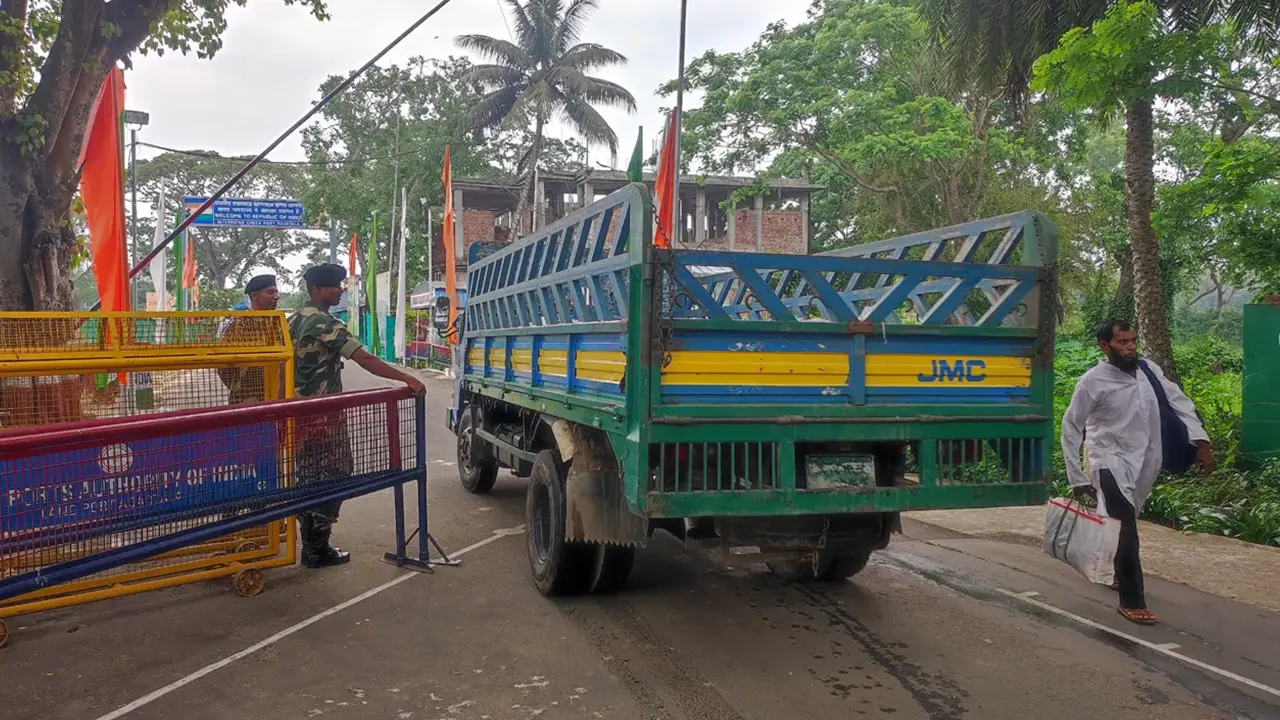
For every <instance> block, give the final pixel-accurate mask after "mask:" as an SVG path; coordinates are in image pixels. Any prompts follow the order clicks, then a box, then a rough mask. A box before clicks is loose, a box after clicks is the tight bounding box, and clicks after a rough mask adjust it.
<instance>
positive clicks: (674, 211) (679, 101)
mask: <svg viewBox="0 0 1280 720" xmlns="http://www.w3.org/2000/svg"><path fill="white" fill-rule="evenodd" d="M688 11H689V0H680V72H679V74H678V75H677V79H676V109H675V113H676V122H675V129H676V136H675V137H674V138H672V140H673V141H674V142H675V145H673V146H672V147H674V148H675V156H676V172H675V176H676V177H675V188H674V192H673V193H672V195H673V197H672V198H671V199H672V202H671V206H672V207H671V218H670V219H671V247H672V248H673V249H674V248H675V246H676V238H678V237H680V236H681V235H682V234H683V231H684V223H682V222H680V218H681V215H680V134H681V133H682V132H683V131H684V36H685V19H686V16H687V15H688Z"/></svg>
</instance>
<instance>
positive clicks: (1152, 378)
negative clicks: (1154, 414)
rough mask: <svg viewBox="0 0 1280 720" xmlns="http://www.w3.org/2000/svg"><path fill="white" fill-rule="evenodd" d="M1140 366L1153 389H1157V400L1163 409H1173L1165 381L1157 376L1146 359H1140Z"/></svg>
mask: <svg viewBox="0 0 1280 720" xmlns="http://www.w3.org/2000/svg"><path fill="white" fill-rule="evenodd" d="M1138 367H1140V368H1142V374H1143V375H1146V376H1147V381H1148V382H1150V383H1151V389H1152V390H1155V391H1156V401H1157V402H1159V403H1160V409H1161V410H1162V411H1164V410H1168V411H1170V412H1172V411H1173V406H1172V405H1170V404H1169V395H1168V394H1167V393H1165V391H1164V383H1162V382H1160V378H1158V377H1156V374H1155V371H1153V370H1152V369H1151V366H1150V365H1148V364H1147V361H1146V360H1139V361H1138Z"/></svg>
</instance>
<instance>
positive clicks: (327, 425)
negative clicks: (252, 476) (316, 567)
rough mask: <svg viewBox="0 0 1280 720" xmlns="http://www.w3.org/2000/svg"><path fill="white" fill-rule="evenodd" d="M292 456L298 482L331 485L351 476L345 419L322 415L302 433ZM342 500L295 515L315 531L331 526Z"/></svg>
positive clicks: (348, 440)
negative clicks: (321, 420) (319, 422)
mask: <svg viewBox="0 0 1280 720" xmlns="http://www.w3.org/2000/svg"><path fill="white" fill-rule="evenodd" d="M303 435H304V436H303V437H302V438H301V442H300V443H299V446H298V452H297V455H296V456H295V459H296V465H295V468H296V469H297V475H296V477H297V484H298V486H299V487H302V486H305V485H313V484H319V485H331V484H333V483H335V482H336V481H340V480H345V479H347V478H349V477H351V473H352V472H353V471H354V468H355V464H354V462H353V461H352V458H351V438H350V437H349V436H348V434H347V421H346V418H345V417H344V416H343V415H342V414H341V413H338V414H336V415H334V416H332V417H327V418H325V421H324V424H323V425H322V426H320V427H318V428H316V429H313V430H312V431H310V432H305V431H304V433H303ZM341 509H342V501H341V500H334V501H333V502H329V503H325V504H324V505H321V506H319V507H316V508H313V509H311V510H309V511H307V512H306V513H303V514H302V515H299V516H298V520H299V522H303V523H304V524H309V525H310V526H311V527H312V528H314V529H315V531H316V532H317V533H325V532H328V531H329V530H330V529H332V527H333V524H334V523H336V522H337V521H338V513H339V511H341Z"/></svg>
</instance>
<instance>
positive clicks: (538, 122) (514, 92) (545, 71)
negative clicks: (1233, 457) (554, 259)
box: [457, 0, 636, 226]
mask: <svg viewBox="0 0 1280 720" xmlns="http://www.w3.org/2000/svg"><path fill="white" fill-rule="evenodd" d="M506 4H507V8H508V10H509V12H510V14H511V18H512V28H511V30H512V33H513V34H514V36H515V42H512V41H509V40H500V39H498V38H494V37H489V36H488V35H461V36H459V37H458V38H457V43H458V46H459V47H461V48H463V49H465V50H468V51H470V52H473V53H475V54H477V55H479V56H481V57H483V58H486V59H488V60H491V61H492V63H491V64H487V65H478V66H476V67H475V68H473V69H472V70H471V72H469V73H468V74H467V76H466V80H467V81H468V82H473V83H476V84H478V85H480V86H481V87H483V88H484V89H485V91H486V94H485V95H484V96H483V97H481V98H480V99H479V101H478V102H477V103H476V104H475V105H474V106H473V107H472V108H471V111H470V113H469V114H468V117H467V120H466V123H467V125H466V126H467V127H470V128H490V127H496V126H500V125H503V124H504V123H506V124H510V125H515V126H520V127H527V126H528V125H529V124H532V125H533V137H532V142H531V143H530V145H529V146H528V151H527V153H526V154H525V155H524V156H523V157H522V158H521V160H520V162H519V163H518V166H519V169H520V173H521V180H522V182H523V184H524V187H525V190H524V191H522V192H521V194H520V200H519V205H518V206H517V210H516V217H517V218H518V219H519V222H521V223H523V218H524V211H525V208H526V207H527V206H528V202H529V200H530V199H531V198H532V196H533V191H534V175H535V174H536V168H538V167H540V158H541V153H542V150H543V135H544V132H545V129H546V125H547V123H549V122H550V121H551V120H552V118H553V117H555V116H559V118H560V119H561V120H563V121H564V122H566V123H567V124H568V125H569V127H571V128H572V129H573V130H574V131H575V132H576V133H578V134H579V135H581V136H582V137H583V138H584V139H585V140H586V142H587V143H588V144H600V145H605V146H607V147H608V148H609V149H610V150H617V148H618V136H617V135H616V134H615V133H614V132H613V129H612V128H611V127H609V123H608V122H606V121H605V119H604V117H603V116H601V115H600V113H599V112H598V111H597V110H596V109H595V106H596V105H605V106H612V107H621V108H625V109H627V110H629V111H631V112H634V111H635V109H636V101H635V98H633V97H632V96H631V93H630V92H628V91H627V90H626V88H623V87H622V86H621V85H618V84H616V83H613V82H610V81H608V80H605V79H603V78H599V77H595V76H593V75H589V74H588V73H589V72H591V71H593V70H599V69H601V68H606V67H610V66H613V65H621V64H624V63H626V61H627V59H626V57H625V56H623V55H622V54H621V53H619V52H617V51H615V50H610V49H609V48H606V47H604V46H603V45H598V44H596V43H588V42H578V39H579V38H580V37H581V36H582V30H583V25H584V24H585V22H586V18H587V15H588V14H589V13H590V12H591V11H592V10H594V9H596V7H598V5H599V2H598V0H569V2H568V3H564V2H561V0H523V1H522V0H506ZM536 225H537V223H536V221H535V226H536Z"/></svg>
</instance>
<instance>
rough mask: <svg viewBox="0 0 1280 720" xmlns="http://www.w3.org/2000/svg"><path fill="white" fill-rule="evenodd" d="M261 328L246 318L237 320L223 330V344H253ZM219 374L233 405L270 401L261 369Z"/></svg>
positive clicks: (222, 370)
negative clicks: (257, 331) (256, 333)
mask: <svg viewBox="0 0 1280 720" xmlns="http://www.w3.org/2000/svg"><path fill="white" fill-rule="evenodd" d="M255 319H256V318H255ZM260 327H261V325H258V326H256V327H255V325H254V323H251V322H246V321H245V319H244V318H236V319H235V320H232V321H231V323H230V324H228V325H227V327H226V328H225V329H224V330H223V332H222V336H221V339H222V342H225V343H228V344H243V345H249V344H252V343H253V341H254V338H255V334H254V330H256V329H258V328H260ZM217 373H218V377H219V378H220V379H221V380H222V384H223V385H226V386H227V390H229V391H230V395H231V398H230V402H231V404H232V405H240V404H242V403H251V402H258V401H260V400H267V399H268V398H267V396H266V378H265V376H264V374H263V372H262V368H261V367H231V368H218V369H217Z"/></svg>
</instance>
